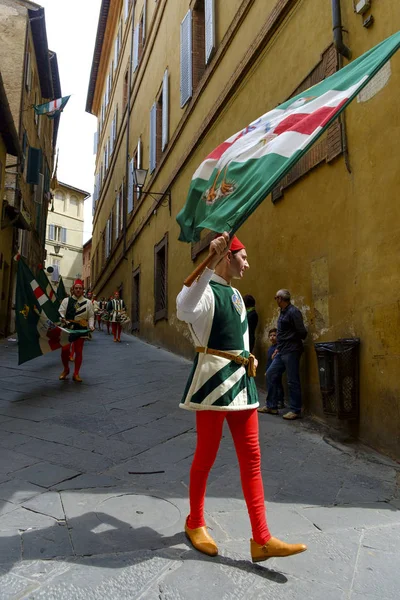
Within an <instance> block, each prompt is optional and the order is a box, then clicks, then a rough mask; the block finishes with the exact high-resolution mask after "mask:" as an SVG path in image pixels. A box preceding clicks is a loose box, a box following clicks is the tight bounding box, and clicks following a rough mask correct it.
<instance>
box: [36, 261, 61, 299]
mask: <svg viewBox="0 0 400 600" xmlns="http://www.w3.org/2000/svg"><path fill="white" fill-rule="evenodd" d="M36 277H37V282H38V284H39V285H40V287H41V288H42V290H44V291H45V292H46V296H47V297H48V299H49V300H50V301H51V302H52V303H53V304H54V305H55V306H56V308H57V310H58V309H59V308H60V301H59V299H58V298H57V294H56V292H55V291H54V289H53V286H52V285H51V283H50V281H49V278H48V277H47V275H46V273H45V271H44V269H43V265H39V266H38V270H37V276H36Z"/></svg>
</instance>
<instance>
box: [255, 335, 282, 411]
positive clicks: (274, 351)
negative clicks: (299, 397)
mask: <svg viewBox="0 0 400 600" xmlns="http://www.w3.org/2000/svg"><path fill="white" fill-rule="evenodd" d="M277 333H278V330H277V328H276V327H273V328H272V329H270V330H269V332H268V339H269V341H270V343H271V346H270V347H269V348H268V354H267V366H266V368H265V375H266V385H267V398H266V406H263V407H262V408H259V409H258V412H261V413H268V414H270V415H278V414H279V410H278V409H280V408H283V406H284V404H283V400H284V391H283V385H282V380H281V381H280V382H279V383H278V384H277V386H278V387H277V390H276V398H278V403H277V405H276V406H273V405H272V403H271V398H272V397H273V396H272V394H271V384H270V383H269V382H268V369H269V367H270V366H271V365H272V361H274V360H281V359H280V357H279V354H278V346H277V342H278V340H277ZM268 399H269V400H268Z"/></svg>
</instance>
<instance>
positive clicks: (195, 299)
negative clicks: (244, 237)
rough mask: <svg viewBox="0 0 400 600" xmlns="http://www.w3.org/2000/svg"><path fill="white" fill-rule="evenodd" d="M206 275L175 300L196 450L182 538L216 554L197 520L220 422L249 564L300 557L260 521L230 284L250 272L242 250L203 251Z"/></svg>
mask: <svg viewBox="0 0 400 600" xmlns="http://www.w3.org/2000/svg"><path fill="white" fill-rule="evenodd" d="M209 253H210V255H212V261H211V262H210V264H209V268H207V269H205V271H204V272H203V273H202V275H201V276H200V277H199V278H198V279H197V281H196V282H195V283H194V284H193V285H192V286H191V287H183V289H182V291H181V292H180V293H179V295H178V298H177V316H178V318H179V319H180V320H181V321H185V322H186V323H188V324H189V328H190V331H191V334H192V337H193V341H194V343H195V346H196V353H197V354H196V358H195V361H194V365H193V369H192V372H191V374H190V376H189V380H188V382H187V385H186V389H185V394H184V398H183V399H182V402H181V404H180V406H181V408H186V409H189V410H194V411H196V430H197V445H196V452H195V455H194V459H193V463H192V467H191V470H190V486H189V500H190V514H189V516H188V517H187V519H186V524H185V533H186V535H187V537H188V538H189V540H190V542H191V543H192V545H193V546H194V547H195V548H196V549H197V550H199V551H200V552H203V553H204V554H208V555H209V556H215V555H216V554H218V548H217V545H216V543H215V541H214V540H213V539H212V537H211V536H210V534H209V533H208V531H207V527H206V523H205V520H204V500H205V493H206V485H207V478H208V475H209V472H210V470H211V467H212V466H213V463H214V461H215V458H216V456H217V452H218V448H219V444H220V441H221V437H222V429H223V425H224V421H225V420H226V421H227V423H228V426H229V429H230V431H231V434H232V437H233V441H234V444H235V449H236V453H237V456H238V460H239V466H240V477H241V482H242V489H243V493H244V497H245V500H246V504H247V510H248V512H249V517H250V522H251V529H252V539H251V540H250V552H251V557H252V560H253V562H259V561H263V560H267V559H268V558H271V557H273V556H291V555H292V554H298V553H300V552H304V551H305V550H306V549H307V547H306V546H305V545H304V544H287V543H286V542H283V541H281V540H279V539H277V538H275V537H272V536H271V534H270V532H269V529H268V525H267V520H266V514H265V504H264V488H263V482H262V477H261V453H260V445H259V436H258V413H257V407H258V406H259V403H258V394H257V389H256V385H255V382H254V375H255V367H256V366H257V361H256V359H255V358H254V356H253V355H251V354H250V353H249V333H248V325H247V314H246V307H245V305H244V302H243V298H242V296H241V295H240V292H239V291H238V290H236V289H235V288H233V287H232V286H231V282H232V279H242V277H243V275H244V273H245V271H246V270H247V269H248V268H249V263H248V260H247V254H246V249H245V247H244V246H243V244H242V243H241V242H240V241H239V240H238V239H237V238H236V237H233V238H232V240H231V242H230V241H229V235H228V234H227V233H224V234H223V235H221V236H218V237H217V238H216V239H214V240H213V241H212V242H211V244H210V250H209Z"/></svg>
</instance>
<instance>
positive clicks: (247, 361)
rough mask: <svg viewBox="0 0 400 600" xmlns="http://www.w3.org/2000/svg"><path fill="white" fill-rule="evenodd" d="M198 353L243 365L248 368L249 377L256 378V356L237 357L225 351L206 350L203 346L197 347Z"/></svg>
mask: <svg viewBox="0 0 400 600" xmlns="http://www.w3.org/2000/svg"><path fill="white" fill-rule="evenodd" d="M195 350H196V352H199V353H201V354H212V355H213V356H220V357H221V358H226V359H227V360H231V361H233V362H235V363H236V364H237V365H242V366H243V367H247V375H248V376H249V377H255V376H256V365H255V363H254V361H255V356H254V354H250V355H249V357H248V358H246V357H244V356H240V355H239V356H237V355H236V354H231V353H230V352H224V351H223V350H213V349H212V348H205V347H202V346H197V347H196V349H195Z"/></svg>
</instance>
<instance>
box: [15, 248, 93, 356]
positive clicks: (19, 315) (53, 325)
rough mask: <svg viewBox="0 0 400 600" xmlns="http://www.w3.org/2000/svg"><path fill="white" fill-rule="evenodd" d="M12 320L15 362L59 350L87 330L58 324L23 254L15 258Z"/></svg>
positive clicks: (50, 305) (54, 308) (57, 319)
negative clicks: (67, 327) (14, 325)
mask: <svg viewBox="0 0 400 600" xmlns="http://www.w3.org/2000/svg"><path fill="white" fill-rule="evenodd" d="M15 320H16V328H17V334H18V364H22V363H24V362H26V361H28V360H32V359H33V358H37V357H38V356H41V355H42V354H46V353H47V352H51V351H53V350H58V349H59V348H61V347H62V346H65V345H67V344H69V343H70V342H72V341H74V340H75V339H77V338H78V337H81V336H82V335H86V334H87V333H88V332H89V330H88V329H83V330H78V331H70V330H68V329H65V328H63V327H60V326H59V325H58V324H57V322H58V321H59V320H60V315H59V313H58V310H57V308H56V307H55V305H54V303H53V302H51V300H50V299H49V298H48V297H47V295H46V294H45V292H44V291H43V290H42V288H41V287H40V286H39V284H38V282H37V281H36V279H35V277H34V275H33V273H32V271H31V270H30V269H29V267H28V266H27V264H26V263H25V261H24V260H23V258H20V259H19V260H18V270H17V287H16V294H15Z"/></svg>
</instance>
